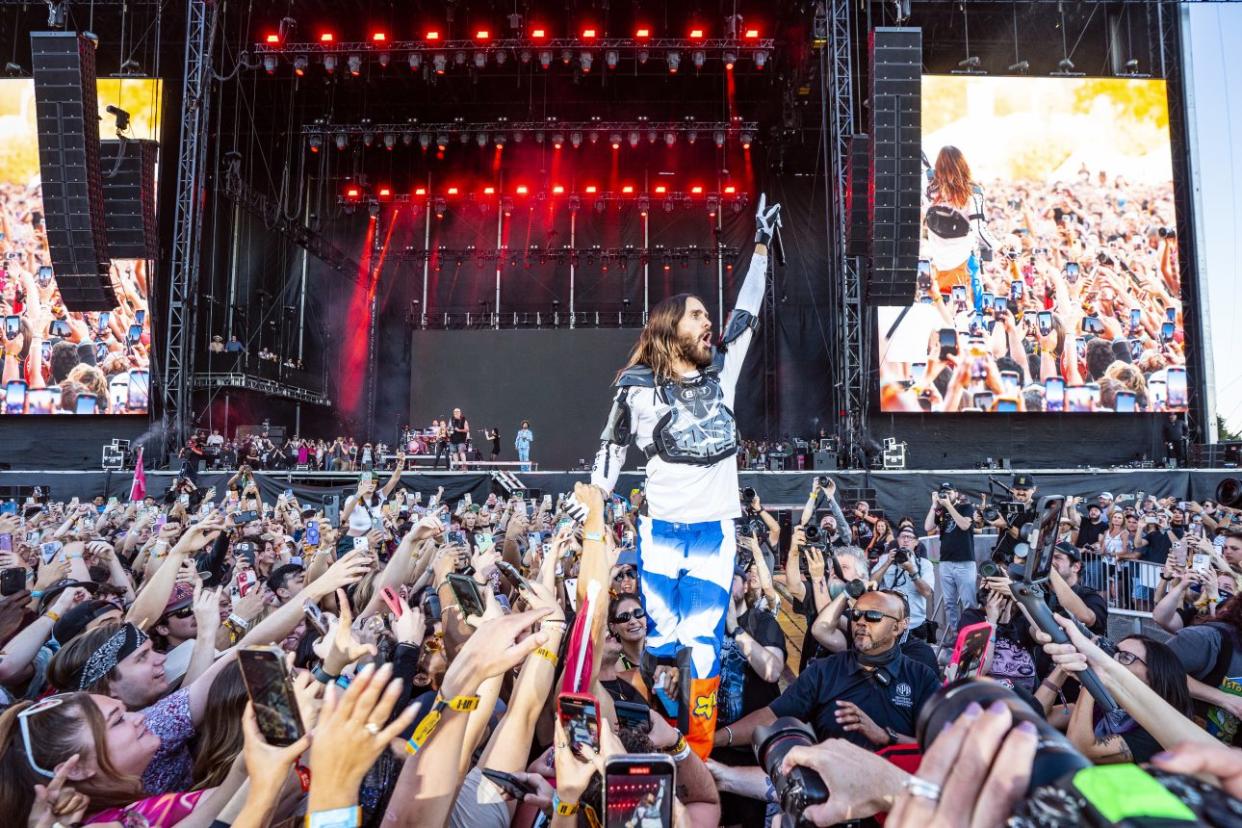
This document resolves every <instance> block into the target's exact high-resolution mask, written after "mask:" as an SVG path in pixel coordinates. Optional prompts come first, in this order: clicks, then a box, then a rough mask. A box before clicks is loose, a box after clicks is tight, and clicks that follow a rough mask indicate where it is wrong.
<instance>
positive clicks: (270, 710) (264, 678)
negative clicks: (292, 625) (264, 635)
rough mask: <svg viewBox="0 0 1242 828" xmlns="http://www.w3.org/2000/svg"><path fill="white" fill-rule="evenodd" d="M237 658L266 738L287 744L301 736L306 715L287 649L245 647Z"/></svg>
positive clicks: (284, 745)
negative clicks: (301, 709) (296, 693)
mask: <svg viewBox="0 0 1242 828" xmlns="http://www.w3.org/2000/svg"><path fill="white" fill-rule="evenodd" d="M237 661H238V664H239V665H240V667H241V674H242V681H243V682H244V683H245V685H246V694H247V695H248V696H250V701H251V703H252V704H253V705H254V715H255V719H256V720H257V721H258V724H259V732H260V733H262V734H263V738H264V740H265V741H266V742H267V743H268V744H269V745H274V746H276V747H286V746H288V745H291V744H293V743H294V742H296V741H297V740H298V739H301V738H302V734H303V732H304V731H303V729H302V717H301V715H300V713H299V712H298V701H297V697H296V696H294V694H293V682H292V681H291V680H290V678H289V672H288V669H287V668H286V667H285V653H284V650H282V649H280V648H279V647H274V646H266V647H243V648H241V649H240V650H239V651H238V653H237Z"/></svg>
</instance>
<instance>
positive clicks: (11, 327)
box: [4, 316, 22, 339]
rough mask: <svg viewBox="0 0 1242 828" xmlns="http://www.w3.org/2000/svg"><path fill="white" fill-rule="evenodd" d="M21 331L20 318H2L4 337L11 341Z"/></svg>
mask: <svg viewBox="0 0 1242 828" xmlns="http://www.w3.org/2000/svg"><path fill="white" fill-rule="evenodd" d="M21 331H22V318H21V317H20V316H6V317H4V336H5V338H7V339H12V338H13V337H15V336H17V335H18V334H19V333H21Z"/></svg>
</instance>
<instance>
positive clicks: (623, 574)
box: [612, 566, 638, 581]
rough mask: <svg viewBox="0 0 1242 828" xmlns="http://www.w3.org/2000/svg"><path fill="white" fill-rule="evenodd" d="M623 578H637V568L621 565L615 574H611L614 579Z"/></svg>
mask: <svg viewBox="0 0 1242 828" xmlns="http://www.w3.org/2000/svg"><path fill="white" fill-rule="evenodd" d="M625 578H633V579H634V580H637V579H638V570H637V569H635V568H634V567H632V566H623V567H621V569H620V571H618V572H617V574H616V575H613V576H612V579H613V580H614V581H620V580H623V579H625Z"/></svg>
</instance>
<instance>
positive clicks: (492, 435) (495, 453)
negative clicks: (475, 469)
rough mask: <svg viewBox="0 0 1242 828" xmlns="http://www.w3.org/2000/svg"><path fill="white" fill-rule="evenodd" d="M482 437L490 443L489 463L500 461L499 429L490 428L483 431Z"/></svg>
mask: <svg viewBox="0 0 1242 828" xmlns="http://www.w3.org/2000/svg"><path fill="white" fill-rule="evenodd" d="M483 436H484V437H486V438H487V439H488V440H490V441H491V442H492V454H491V461H492V462H493V463H495V462H496V461H497V460H499V459H500V429H498V428H496V427H495V426H492V427H491V428H485V429H483Z"/></svg>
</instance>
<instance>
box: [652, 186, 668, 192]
mask: <svg viewBox="0 0 1242 828" xmlns="http://www.w3.org/2000/svg"><path fill="white" fill-rule="evenodd" d="M655 191H656V192H657V193H664V192H667V191H668V188H667V187H665V186H664V185H663V184H657V185H656V188H655Z"/></svg>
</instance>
